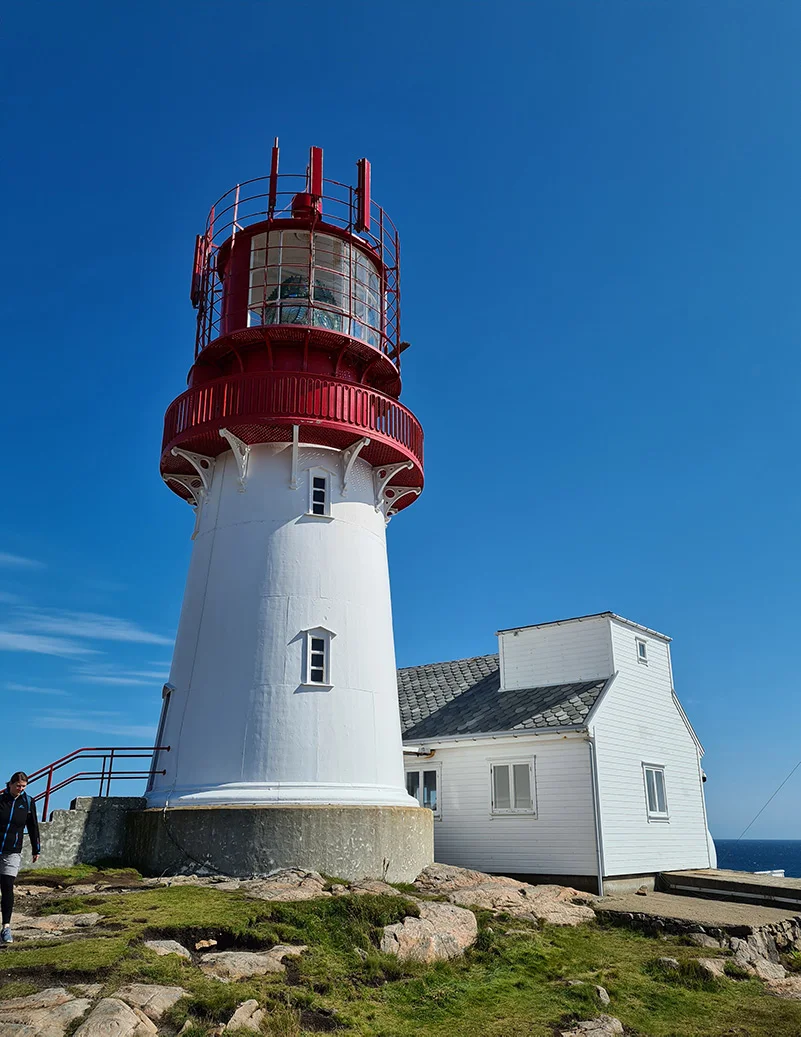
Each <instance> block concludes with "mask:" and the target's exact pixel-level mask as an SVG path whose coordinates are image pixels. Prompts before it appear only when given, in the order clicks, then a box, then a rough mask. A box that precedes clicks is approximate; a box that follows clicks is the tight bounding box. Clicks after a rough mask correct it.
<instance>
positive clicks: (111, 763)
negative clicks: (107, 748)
mask: <svg viewBox="0 0 801 1037" xmlns="http://www.w3.org/2000/svg"><path fill="white" fill-rule="evenodd" d="M113 766H114V750H113V749H112V750H111V756H110V757H109V761H108V777H107V778H106V795H107V796H110V795H111V768H112V767H113Z"/></svg>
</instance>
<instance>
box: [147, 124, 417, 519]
mask: <svg viewBox="0 0 801 1037" xmlns="http://www.w3.org/2000/svg"><path fill="white" fill-rule="evenodd" d="M278 158H279V152H278V141H277V140H276V142H275V146H274V147H273V150H272V165H271V170H270V175H269V177H262V178H258V179H255V180H250V181H248V182H246V183H244V184H238V185H237V186H236V187H235V188H234V189H233V190H231V191H229V192H228V193H227V194H225V195H223V197H222V198H220V199H219V200H218V201H217V202H215V204H214V205H213V206H212V208H211V212H210V213H209V217H208V220H207V223H206V228H205V231H204V233H203V234H201V235H198V238H197V242H196V246H195V260H194V269H193V274H192V290H191V299H192V304H193V306H194V307H195V308H196V309H197V311H198V318H197V337H196V343H195V362H194V365H193V366H192V368H191V370H190V373H189V379H188V384H189V388H188V390H187V391H186V392H185V393H183V394H182V395H181V396H179V397H178V398H177V399H176V400H175V401H174V402H173V403H172V404H171V405H170V407H169V408H168V410H167V414H166V417H165V426H164V442H163V449H162V458H161V471H162V475H163V477H164V479H165V480H166V481H167V483H168V485H170V487H171V488H172V489H174V490H175V491H176V492H177V493H178V494H179V495H180V496H182V497H184V498H185V499H186V500H188V501H190V503H192V504H197V503H198V502H199V500H200V496H201V494H202V488H203V486H202V479H201V478H200V476H199V473H198V471H197V465H196V464H193V463H191V462H189V461H188V459H187V457H186V454H187V452H189V453H192V454H195V455H199V456H202V457H206V458H208V457H215V456H217V455H218V454H220V453H222V452H223V451H224V450H227V449H229V447H230V446H231V445H233V443H236V442H237V441H239V444H240V445H241V447H240V448H242V449H244V448H246V447H247V446H248V445H252V444H255V443H269V442H284V441H287V442H289V441H292V440H293V437H295V438H296V440H297V439H299V441H300V442H305V443H316V444H325V445H327V446H332V447H336V448H338V449H343V450H344V449H348V448H350V447H352V446H355V445H356V444H357V443H359V444H360V446H359V447H358V450H359V451H360V456H361V457H362V458H363V459H365V460H366V461H368V462H369V463H370V464H371V465H372V466H373V467H374V468H375V469H378V476H379V479H380V480H381V482H382V483H383V485H384V490H383V493H384V497H385V499H386V500H387V503H388V505H389V508H388V514H393V513H395V512H397V511H399V510H401V509H402V508H404V507H406V506H407V505H408V504H410V503H411V502H412V501H413V500H414V499H415V496H416V495H417V494H419V492H420V489H421V488H422V485H423V432H422V429H421V427H420V424H419V422H418V421H417V419H416V418H415V416H414V415H413V414H412V413H411V411H409V410H407V409H406V408H405V407H404V406H403V405H402V404H401V403H399V402H398V396H399V395H400V389H401V379H400V354H401V352H402V351H403V349H404V348H405V347H406V345H407V343H404V342H401V340H400V244H399V239H398V233H397V231H396V230H395V227H394V224H393V223H392V221H391V220H390V219H389V217H388V216H387V215H386V213H385V212H384V210H383V209H381V208H380V206H378V205H376V204H375V202H373V200H372V198H371V189H370V163H369V162H368V161H367V159H360V160H359V161H358V163H357V170H358V178H357V183H356V186H353V187H352V186H348V185H346V184H342V183H339V182H338V181H335V180H327V179H324V177H323V153H322V149H321V148H311V152H310V156H309V165H308V168H307V170H306V173H305V174H303V175H300V176H298V175H294V174H283V173H279V168H278ZM221 430H225V431H224V433H222V434H221Z"/></svg>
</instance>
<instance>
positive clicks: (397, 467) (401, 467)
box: [373, 461, 414, 511]
mask: <svg viewBox="0 0 801 1037" xmlns="http://www.w3.org/2000/svg"><path fill="white" fill-rule="evenodd" d="M407 468H414V462H413V461H400V462H399V463H398V464H387V465H384V466H383V467H382V468H376V469H375V470H374V471H373V485H374V487H375V510H376V511H380V510H381V504H382V502H383V497H384V490H385V489H386V488H387V485H388V484H389V482H390V481H391V480H392V479H394V478H395V476H396V475H397V474H398V472H404V471H406V469H407Z"/></svg>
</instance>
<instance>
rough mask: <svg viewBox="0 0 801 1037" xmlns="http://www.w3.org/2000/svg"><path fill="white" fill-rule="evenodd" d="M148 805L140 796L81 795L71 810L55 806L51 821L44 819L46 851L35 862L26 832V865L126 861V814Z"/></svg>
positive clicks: (42, 835) (49, 866) (41, 827)
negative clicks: (58, 808) (33, 861)
mask: <svg viewBox="0 0 801 1037" xmlns="http://www.w3.org/2000/svg"><path fill="white" fill-rule="evenodd" d="M144 805H145V801H144V799H141V798H140V797H139V796H109V797H103V798H101V797H97V796H81V797H79V798H78V799H74V800H73V801H72V803H71V805H70V809H69V810H54V811H53V812H52V814H51V818H50V820H49V821H40V822H39V829H40V833H41V838H42V855H41V857H40V858H39V860H38V861H37V862H36V864H32V863H31V846H30V841H29V839H28V837H27V834H26V836H25V848H24V850H23V854H22V867H23V868H69V867H71V866H72V865H73V864H94V863H95V862H97V861H119V862H122V861H123V857H124V854H125V818H126V816H127V815H128V814H129V813H130V812H131V811H132V810H141V809H142V808H143V807H144Z"/></svg>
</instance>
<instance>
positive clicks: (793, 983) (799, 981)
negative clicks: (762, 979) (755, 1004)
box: [767, 973, 801, 1001]
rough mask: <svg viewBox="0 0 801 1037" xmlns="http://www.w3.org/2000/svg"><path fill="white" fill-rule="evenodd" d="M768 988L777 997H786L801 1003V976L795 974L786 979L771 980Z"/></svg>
mask: <svg viewBox="0 0 801 1037" xmlns="http://www.w3.org/2000/svg"><path fill="white" fill-rule="evenodd" d="M767 988H768V990H769V991H770V992H771V994H776V996H777V997H786V998H789V999H790V1000H791V1001H801V975H799V974H798V973H794V974H792V975H789V976H785V977H784V979H770V980H768V982H767Z"/></svg>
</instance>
